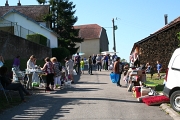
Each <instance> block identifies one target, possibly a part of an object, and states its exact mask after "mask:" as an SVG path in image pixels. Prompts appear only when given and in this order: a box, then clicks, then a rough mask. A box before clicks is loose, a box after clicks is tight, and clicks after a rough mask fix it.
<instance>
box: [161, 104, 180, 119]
mask: <svg viewBox="0 0 180 120" xmlns="http://www.w3.org/2000/svg"><path fill="white" fill-rule="evenodd" d="M160 108H161V109H162V110H164V111H165V112H166V114H169V115H170V116H171V117H172V118H173V119H174V120H180V114H178V113H177V112H176V111H174V110H173V109H172V108H170V106H168V105H167V104H161V105H160Z"/></svg>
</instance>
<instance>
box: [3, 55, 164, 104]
mask: <svg viewBox="0 0 180 120" xmlns="http://www.w3.org/2000/svg"><path fill="white" fill-rule="evenodd" d="M44 61H45V63H44V65H43V66H41V67H40V66H37V65H36V57H35V56H34V55H31V56H30V58H29V59H28V61H27V68H26V70H32V69H37V68H38V69H40V70H42V71H43V72H44V73H45V74H46V86H45V90H46V91H54V90H55V89H57V88H60V86H61V85H62V83H63V81H62V78H63V80H64V77H63V70H64V71H65V79H66V80H70V81H71V83H72V84H73V83H74V79H73V74H74V70H75V71H76V73H77V74H84V68H85V65H86V64H87V66H88V74H89V75H93V67H95V68H96V67H97V68H96V70H97V71H101V70H112V71H113V72H114V73H116V74H119V79H118V82H117V86H120V87H121V84H120V80H121V75H122V74H123V73H124V76H126V75H127V72H128V70H129V67H131V64H129V63H126V64H124V63H123V62H121V58H120V57H118V56H117V55H116V54H114V55H110V54H106V55H101V54H97V55H95V54H93V55H92V56H89V57H88V59H85V58H82V56H80V55H79V53H77V54H76V56H75V57H74V58H72V59H71V58H69V57H66V58H65V59H64V61H65V66H62V65H61V63H60V62H59V61H58V60H57V58H56V57H52V58H50V57H46V58H45V59H44ZM0 63H1V64H0V65H1V66H0V78H1V79H0V82H1V84H2V85H3V87H4V88H6V89H9V90H17V91H19V94H20V96H21V100H22V101H25V100H24V93H25V94H26V95H31V94H30V92H28V91H27V90H31V89H32V82H33V79H34V78H33V74H31V73H29V74H27V78H28V80H27V84H26V89H25V88H24V86H23V85H22V84H21V83H17V82H12V81H13V80H11V79H10V78H8V77H7V76H6V73H7V67H5V66H3V64H4V63H5V61H4V59H3V56H2V55H0ZM12 67H13V68H15V69H16V70H20V69H19V67H20V56H19V55H18V56H17V57H16V58H15V59H14V61H13V64H12ZM145 67H146V73H151V77H152V75H153V73H154V71H153V70H154V68H153V69H152V66H151V65H150V64H149V63H147V64H146V66H145ZM161 69H162V66H161V64H160V63H159V61H157V72H158V76H160V71H161Z"/></svg>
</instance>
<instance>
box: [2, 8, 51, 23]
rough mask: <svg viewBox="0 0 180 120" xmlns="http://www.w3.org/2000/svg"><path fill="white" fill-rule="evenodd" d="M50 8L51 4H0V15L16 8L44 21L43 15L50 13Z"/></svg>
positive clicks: (37, 19)
mask: <svg viewBox="0 0 180 120" xmlns="http://www.w3.org/2000/svg"><path fill="white" fill-rule="evenodd" d="M49 8H50V6H49V5H23V6H0V16H3V15H4V14H5V13H7V12H8V11H9V10H11V9H15V10H17V11H19V12H20V13H22V14H24V15H26V16H28V17H30V18H32V19H34V20H36V21H43V16H44V15H46V14H48V13H49Z"/></svg>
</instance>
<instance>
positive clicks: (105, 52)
mask: <svg viewBox="0 0 180 120" xmlns="http://www.w3.org/2000/svg"><path fill="white" fill-rule="evenodd" d="M114 53H118V52H110V51H104V52H101V55H106V54H110V55H114Z"/></svg>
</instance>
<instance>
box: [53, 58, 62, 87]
mask: <svg viewBox="0 0 180 120" xmlns="http://www.w3.org/2000/svg"><path fill="white" fill-rule="evenodd" d="M51 62H52V63H53V69H54V89H56V88H57V86H58V87H60V86H61V80H60V79H61V71H60V69H59V63H58V61H57V58H56V57H53V58H51Z"/></svg>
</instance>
